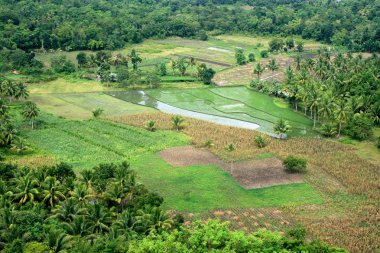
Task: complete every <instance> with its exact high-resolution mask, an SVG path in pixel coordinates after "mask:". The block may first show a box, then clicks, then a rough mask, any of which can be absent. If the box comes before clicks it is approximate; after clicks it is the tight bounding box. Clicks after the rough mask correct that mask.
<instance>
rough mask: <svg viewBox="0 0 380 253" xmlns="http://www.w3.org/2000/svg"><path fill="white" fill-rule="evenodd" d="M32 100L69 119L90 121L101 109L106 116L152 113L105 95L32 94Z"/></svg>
mask: <svg viewBox="0 0 380 253" xmlns="http://www.w3.org/2000/svg"><path fill="white" fill-rule="evenodd" d="M31 100H32V101H34V102H35V103H37V104H38V106H39V107H40V108H41V109H43V110H44V111H46V112H49V113H52V114H54V115H58V116H62V117H65V118H68V119H88V118H91V117H92V111H93V110H95V109H97V108H101V109H103V110H104V112H103V115H104V116H117V115H124V114H135V113H141V112H151V111H154V109H152V108H150V107H144V106H139V105H136V104H132V103H128V102H126V101H122V100H120V99H116V98H113V97H111V96H107V95H105V94H103V93H62V94H32V95H31Z"/></svg>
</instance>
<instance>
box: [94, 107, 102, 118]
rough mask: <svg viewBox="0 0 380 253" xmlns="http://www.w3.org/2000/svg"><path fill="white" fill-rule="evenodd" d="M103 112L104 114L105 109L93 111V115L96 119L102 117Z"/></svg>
mask: <svg viewBox="0 0 380 253" xmlns="http://www.w3.org/2000/svg"><path fill="white" fill-rule="evenodd" d="M103 112H104V110H103V109H100V108H98V109H96V110H93V111H92V115H93V116H94V117H95V118H98V117H99V116H100V115H102V113H103Z"/></svg>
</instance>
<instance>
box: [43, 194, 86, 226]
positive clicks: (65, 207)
mask: <svg viewBox="0 0 380 253" xmlns="http://www.w3.org/2000/svg"><path fill="white" fill-rule="evenodd" d="M51 212H52V215H51V216H50V217H49V219H57V220H59V221H63V222H72V221H73V220H74V218H75V216H76V215H78V214H79V213H80V207H79V205H78V202H77V201H76V200H75V199H73V198H69V199H66V200H64V201H61V202H60V203H59V204H58V205H57V206H56V207H55V208H54V209H53V210H52V211H51Z"/></svg>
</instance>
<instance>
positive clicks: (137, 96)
mask: <svg viewBox="0 0 380 253" xmlns="http://www.w3.org/2000/svg"><path fill="white" fill-rule="evenodd" d="M105 94H107V95H110V96H112V97H115V98H118V99H121V100H124V101H127V102H130V103H134V104H138V105H143V106H149V107H153V108H155V109H157V110H159V111H162V112H165V113H171V114H178V115H181V116H184V117H189V118H194V119H200V120H205V121H209V122H213V123H217V124H220V125H225V126H233V127H240V128H245V129H251V130H255V129H258V128H259V127H260V125H258V124H255V123H252V122H248V121H243V120H237V119H231V118H227V117H221V116H215V115H211V114H206V113H200V112H194V111H190V110H185V109H181V108H178V107H175V106H171V105H168V104H166V103H163V102H161V101H158V100H157V99H155V98H153V97H151V96H149V95H148V94H146V93H145V92H144V91H141V90H140V91H108V92H105Z"/></svg>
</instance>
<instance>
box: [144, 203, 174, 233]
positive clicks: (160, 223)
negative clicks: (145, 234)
mask: <svg viewBox="0 0 380 253" xmlns="http://www.w3.org/2000/svg"><path fill="white" fill-rule="evenodd" d="M149 213H150V218H151V224H152V225H150V230H155V231H158V232H160V231H161V230H166V229H170V228H171V227H172V226H173V220H172V219H171V218H170V217H169V215H168V214H167V213H166V212H164V211H163V210H162V209H161V208H159V207H156V206H155V207H152V208H151V209H150V210H149Z"/></svg>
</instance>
